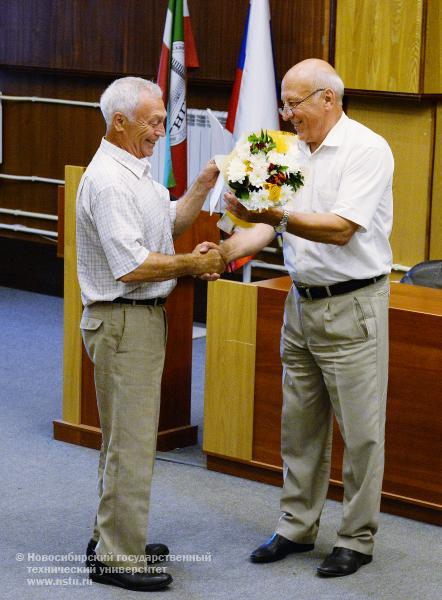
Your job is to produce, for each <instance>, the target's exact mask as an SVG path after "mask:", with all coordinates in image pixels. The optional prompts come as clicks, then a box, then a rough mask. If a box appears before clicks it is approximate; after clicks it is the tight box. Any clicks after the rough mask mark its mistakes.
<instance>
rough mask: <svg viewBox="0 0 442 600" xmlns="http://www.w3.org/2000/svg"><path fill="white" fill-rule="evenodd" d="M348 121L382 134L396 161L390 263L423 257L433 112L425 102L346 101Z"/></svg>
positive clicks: (425, 252)
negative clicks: (391, 256)
mask: <svg viewBox="0 0 442 600" xmlns="http://www.w3.org/2000/svg"><path fill="white" fill-rule="evenodd" d="M347 112H348V116H349V117H351V118H354V119H356V120H357V121H360V122H361V123H363V124H364V125H367V127H370V128H371V129H373V130H374V131H376V132H377V133H379V134H380V135H382V136H383V137H384V138H385V139H386V140H387V142H388V143H389V144H390V146H391V149H392V152H393V155H394V158H395V175H394V183H393V193H394V224H393V233H392V236H391V244H392V247H393V261H394V262H395V263H400V264H403V265H408V266H412V265H414V264H416V263H418V262H421V261H422V260H425V259H426V258H427V257H428V229H429V222H430V221H429V220H430V199H431V173H432V160H433V143H434V138H433V136H434V109H433V106H432V104H431V103H430V102H418V101H413V100H403V99H401V100H379V99H377V100H376V102H373V100H370V99H362V98H359V97H351V98H349V100H348V108H347Z"/></svg>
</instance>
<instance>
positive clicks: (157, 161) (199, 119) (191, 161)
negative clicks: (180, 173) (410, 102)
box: [150, 108, 227, 210]
mask: <svg viewBox="0 0 442 600" xmlns="http://www.w3.org/2000/svg"><path fill="white" fill-rule="evenodd" d="M212 112H213V114H214V115H215V116H216V117H217V119H218V120H219V122H220V123H221V125H222V126H223V127H224V126H225V124H226V118H227V113H226V112H219V111H212ZM214 154H215V151H214V150H213V147H212V139H211V129H210V125H209V120H208V118H207V112H206V111H205V110H198V109H196V108H189V109H188V111H187V183H188V186H190V185H191V184H192V182H193V180H194V179H195V177H196V176H197V175H198V173H199V172H200V170H201V168H202V167H203V166H204V165H205V164H206V163H207V161H208V160H209V159H210V158H211V157H212V156H213V155H214ZM164 155H165V138H161V139H160V141H159V142H158V143H157V145H156V147H155V152H154V154H153V156H152V158H151V160H150V162H151V165H152V177H153V178H154V179H156V180H157V181H159V182H160V183H163V177H164ZM203 208H204V210H209V208H208V202H207V201H206V203H205V204H204V207H203Z"/></svg>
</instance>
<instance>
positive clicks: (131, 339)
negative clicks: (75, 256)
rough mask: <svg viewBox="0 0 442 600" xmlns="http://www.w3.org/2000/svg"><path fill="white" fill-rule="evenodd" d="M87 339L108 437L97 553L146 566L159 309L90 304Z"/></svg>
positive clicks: (159, 366)
mask: <svg viewBox="0 0 442 600" xmlns="http://www.w3.org/2000/svg"><path fill="white" fill-rule="evenodd" d="M81 330H82V335H83V341H84V344H85V347H86V349H87V352H88V354H89V357H90V358H91V360H92V362H93V363H94V375H95V388H96V393H97V403H98V412H99V416H100V426H101V431H102V436H103V444H102V448H101V453H100V460H99V468H98V496H99V502H98V510H97V515H96V520H95V530H94V533H93V537H94V539H95V540H97V541H98V545H97V548H96V552H97V557H98V558H99V560H101V561H102V562H104V563H105V564H108V565H111V566H123V567H127V566H133V567H136V568H143V567H145V556H144V554H145V550H144V548H145V545H146V535H147V533H146V532H147V523H148V514H149V500H150V489H151V480H152V471H153V465H154V459H155V449H156V441H157V430H158V418H159V409H160V393H161V376H162V372H163V365H164V354H165V343H166V320H165V311H164V308H163V307H161V306H158V307H153V306H131V305H125V304H112V303H108V302H99V303H96V304H93V305H91V306H89V307H86V308H85V310H84V313H83V317H82V320H81Z"/></svg>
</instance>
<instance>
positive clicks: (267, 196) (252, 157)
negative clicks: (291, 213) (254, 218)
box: [222, 130, 304, 212]
mask: <svg viewBox="0 0 442 600" xmlns="http://www.w3.org/2000/svg"><path fill="white" fill-rule="evenodd" d="M296 142H297V136H296V135H294V134H293V133H288V132H285V131H262V130H261V132H260V133H259V134H257V133H252V134H243V135H242V136H241V137H240V139H239V140H238V142H237V144H236V146H235V148H234V149H233V151H232V152H231V154H230V155H229V156H228V157H227V158H226V160H225V161H224V164H223V167H222V171H223V175H224V179H225V182H226V184H227V186H228V187H229V188H230V190H231V191H232V192H233V193H234V194H235V196H236V197H237V198H238V200H239V201H240V202H241V204H243V205H244V206H245V207H246V208H247V209H248V210H256V211H260V212H261V211H263V210H267V209H268V208H270V207H276V206H284V205H285V204H286V203H287V202H288V201H289V200H290V198H291V197H293V194H294V193H295V192H296V191H297V190H298V189H299V188H300V187H301V186H302V185H303V184H304V176H303V174H302V171H301V160H300V158H301V157H300V153H299V149H298V145H297V143H296Z"/></svg>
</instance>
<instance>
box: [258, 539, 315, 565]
mask: <svg viewBox="0 0 442 600" xmlns="http://www.w3.org/2000/svg"><path fill="white" fill-rule="evenodd" d="M314 547H315V545H314V544H297V543H296V542H292V541H290V540H288V539H286V538H285V537H283V536H282V535H279V534H278V533H274V534H273V535H272V537H271V538H270V539H268V540H267V541H266V542H264V544H262V545H261V546H259V548H257V549H256V550H254V551H253V552H252V554H251V555H250V560H251V561H252V562H254V563H269V562H275V561H277V560H281V559H282V558H285V557H286V556H287V554H292V553H300V552H309V551H310V550H313V548H314Z"/></svg>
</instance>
